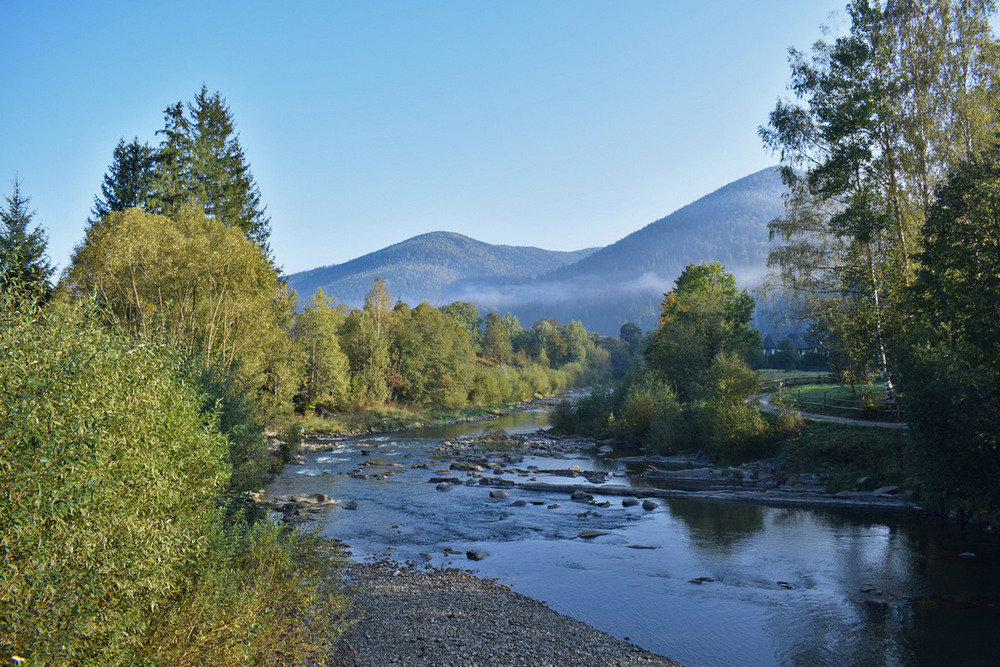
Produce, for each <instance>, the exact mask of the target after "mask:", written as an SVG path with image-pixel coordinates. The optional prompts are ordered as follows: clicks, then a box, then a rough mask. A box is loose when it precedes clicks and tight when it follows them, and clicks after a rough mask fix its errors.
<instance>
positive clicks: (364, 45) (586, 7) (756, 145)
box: [0, 0, 845, 273]
mask: <svg viewBox="0 0 1000 667" xmlns="http://www.w3.org/2000/svg"><path fill="white" fill-rule="evenodd" d="M844 5H845V2H844V0H787V1H786V0H758V1H757V2H752V3H751V2H745V0H738V1H737V0H715V1H713V2H710V3H705V2H696V1H694V0H627V1H626V0H617V1H614V2H610V1H608V2H604V1H600V2H599V1H593V0H526V1H522V0H502V1H497V2H494V1H487V0H465V1H462V2H452V1H445V0H438V1H430V0H408V1H397V2H390V1H379V0H364V1H362V0H356V1H352V2H346V1H336V0H327V1H324V2H306V1H302V2H274V0H270V1H268V2H256V1H253V0H246V1H243V2H231V3H224V2H209V1H208V0H197V1H195V2H188V1H185V0H179V1H176V0H175V1H163V2H157V3H146V2H134V1H129V2H104V1H101V0H91V1H88V2H77V1H74V2H58V1H53V2H37V1H36V0H0V26H2V28H3V34H4V37H3V39H2V40H0V62H3V63H4V68H3V75H2V76H3V79H2V83H3V85H2V90H3V91H4V92H3V102H2V104H0V193H2V194H9V193H10V191H11V188H12V185H11V183H12V181H13V180H14V179H15V178H17V179H20V181H21V187H22V192H23V193H25V194H28V195H30V196H31V198H32V201H31V205H32V208H33V209H34V210H35V212H36V214H35V221H36V222H38V223H39V224H40V225H41V226H42V227H43V228H44V229H45V231H46V233H47V235H48V238H49V255H50V259H51V261H52V262H53V264H56V265H58V266H59V267H65V266H66V264H67V263H68V261H69V258H70V256H71V253H72V249H73V247H74V246H75V245H76V244H78V243H79V242H80V241H82V240H83V237H84V229H85V226H86V220H87V218H88V215H89V214H90V211H91V208H92V206H93V200H94V196H95V194H98V193H99V191H100V184H101V180H102V178H103V176H104V174H105V173H106V171H107V168H108V166H109V164H110V162H111V154H112V151H113V149H114V147H115V145H116V144H117V142H118V140H119V139H120V138H124V139H126V140H130V139H132V138H133V137H138V138H139V139H140V141H148V142H149V143H151V144H158V142H159V141H160V137H159V136H157V135H156V134H155V133H156V131H157V130H158V129H160V128H162V127H163V111H164V109H166V107H167V106H168V105H171V104H174V103H176V102H178V101H184V102H189V101H191V100H192V99H193V98H194V95H195V94H196V93H197V91H198V90H199V89H200V88H201V86H202V85H203V84H204V85H205V86H207V87H208V89H209V91H210V92H211V91H219V92H220V93H221V94H222V96H223V97H224V98H225V99H226V100H227V102H228V104H229V107H230V109H231V111H232V113H233V115H234V117H235V120H236V126H237V131H238V132H239V139H240V143H241V145H242V147H243V149H244V152H245V154H246V157H247V159H248V161H249V163H250V167H251V170H252V173H253V175H254V178H255V180H256V182H257V184H258V186H259V188H260V191H261V195H262V201H263V203H264V204H266V206H267V213H268V214H269V215H270V217H271V228H272V233H271V247H272V250H273V253H274V255H275V259H276V262H277V264H278V265H279V266H281V267H283V269H284V271H285V272H286V273H294V272H297V271H302V270H307V269H311V268H315V267H317V266H325V265H330V264H338V263H341V262H344V261H347V260H350V259H353V258H355V257H358V256H361V255H363V254H366V253H368V252H372V251H374V250H377V249H379V248H382V247H385V246H387V245H390V244H393V243H397V242H399V241H402V240H405V239H407V238H410V237H412V236H416V235H418V234H422V233H425V232H430V231H439V230H441V231H452V232H458V233H461V234H465V235H467V236H471V237H473V238H476V239H478V240H481V241H485V242H487V243H497V244H508V245H533V246H538V247H542V248H546V249H550V250H575V249H580V248H585V247H592V246H603V245H607V244H610V243H613V242H614V241H617V240H618V239H620V238H622V237H624V236H626V235H627V234H629V233H631V232H633V231H635V230H637V229H640V228H641V227H643V226H645V225H646V224H648V223H650V222H653V221H654V220H657V219H659V218H661V217H663V216H665V215H668V214H669V213H671V212H673V211H675V210H676V209H678V208H680V207H681V206H684V205H685V204H688V203H690V202H691V201H694V200H695V199H697V198H699V197H701V196H703V195H705V194H708V193H709V192H712V191H713V190H715V189H717V188H719V187H721V186H723V185H725V184H727V183H729V182H732V181H734V180H736V179H738V178H741V177H743V176H746V175H748V174H750V173H753V172H755V171H757V170H759V169H763V168H765V167H768V166H771V165H773V164H776V162H777V157H776V156H774V155H771V154H770V153H769V152H768V151H766V150H765V149H764V148H763V147H762V145H761V142H760V140H759V138H758V137H757V128H758V127H759V126H760V125H762V124H766V123H767V116H768V113H769V111H770V110H771V109H772V108H773V107H774V105H775V102H776V101H777V100H778V99H779V98H780V97H787V96H788V92H787V90H786V87H787V82H788V78H789V69H788V48H789V47H790V46H794V47H796V48H799V49H802V50H807V49H808V48H809V46H810V45H811V44H812V43H813V42H815V41H816V40H817V39H820V38H821V37H822V33H821V30H820V26H821V25H823V24H830V25H834V26H836V24H837V20H836V17H837V16H842V14H843V8H844Z"/></svg>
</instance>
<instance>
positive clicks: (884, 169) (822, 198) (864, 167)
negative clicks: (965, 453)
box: [760, 0, 1000, 399]
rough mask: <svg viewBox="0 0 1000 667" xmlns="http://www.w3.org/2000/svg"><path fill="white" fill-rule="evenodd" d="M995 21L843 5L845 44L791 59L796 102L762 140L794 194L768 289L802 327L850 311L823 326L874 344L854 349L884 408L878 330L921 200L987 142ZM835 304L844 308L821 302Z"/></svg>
mask: <svg viewBox="0 0 1000 667" xmlns="http://www.w3.org/2000/svg"><path fill="white" fill-rule="evenodd" d="M992 10H993V3H992V2H991V1H989V0H986V1H973V2H956V1H949V0H919V1H918V0H901V1H899V2H890V3H887V4H886V5H885V6H884V7H882V6H880V5H879V4H878V3H875V2H869V0H855V1H853V2H851V4H850V5H848V13H849V16H850V18H851V29H850V33H849V34H848V35H846V36H843V37H839V38H837V39H835V40H834V41H833V42H830V43H827V42H823V41H820V42H817V44H816V45H815V46H814V47H813V54H812V59H811V60H809V59H807V58H806V57H805V55H803V54H802V53H800V52H798V51H795V50H791V51H790V58H789V59H790V63H791V68H792V81H791V85H790V88H791V90H792V91H793V92H794V94H795V96H796V98H797V101H796V102H786V101H780V102H779V103H778V105H777V106H776V107H775V109H774V111H773V112H771V115H770V123H769V126H768V127H766V128H761V129H760V135H761V138H762V139H763V141H764V143H765V145H766V146H768V147H770V148H771V149H772V150H774V151H776V152H779V153H780V155H781V161H782V176H783V178H784V180H785V182H786V184H787V185H789V187H790V189H791V192H790V194H789V196H788V199H787V201H786V209H785V215H784V216H783V217H782V218H779V219H778V220H775V221H774V222H773V223H772V224H771V225H770V231H771V238H772V240H774V239H777V240H779V242H780V245H779V246H778V247H777V248H775V250H773V251H772V252H771V254H770V256H769V257H768V266H769V267H771V269H772V270H773V271H775V275H774V276H773V278H774V282H773V283H772V286H774V285H777V286H780V287H781V288H784V289H790V290H792V292H793V295H794V296H795V297H796V305H797V306H798V309H799V312H800V315H801V316H803V317H805V318H808V319H813V320H815V319H817V318H818V317H819V316H820V315H821V312H820V311H821V310H823V309H825V310H826V315H831V314H833V312H832V311H831V310H830V307H831V305H834V306H838V305H839V306H842V307H849V308H856V309H858V310H857V311H854V312H849V313H847V314H846V315H845V316H836V315H835V316H834V317H833V318H832V320H831V322H828V323H827V324H826V325H824V326H826V327H827V328H832V327H834V326H836V323H838V322H862V321H863V322H866V323H867V324H868V329H867V330H865V331H857V330H855V331H854V332H852V333H851V335H863V336H867V337H868V338H870V339H871V340H872V341H873V343H872V345H870V346H861V345H854V346H853V347H854V349H862V348H863V347H870V348H873V349H874V350H875V354H876V357H877V363H878V366H879V367H880V370H881V372H882V376H883V379H884V381H885V384H886V394H887V397H888V398H890V399H891V398H892V387H891V382H890V378H889V369H890V364H889V362H888V359H887V357H886V349H887V345H888V341H887V338H888V337H889V336H888V333H887V331H886V326H887V323H889V322H891V321H894V320H893V310H894V308H895V306H896V304H897V303H898V302H899V299H900V295H901V294H902V293H903V291H904V290H905V287H906V285H907V284H908V283H909V282H910V281H911V280H912V276H913V270H914V264H913V261H912V260H913V253H914V251H915V250H916V241H917V238H918V234H919V229H920V227H921V226H922V225H923V221H924V219H925V214H926V209H927V206H928V205H929V202H930V193H931V192H932V190H933V187H934V184H935V183H937V182H938V181H939V180H940V178H941V177H942V176H943V175H944V174H945V173H946V172H947V171H948V169H949V168H950V166H952V165H954V164H956V162H957V161H958V160H961V159H964V158H966V157H968V156H970V155H972V154H974V153H975V152H976V151H978V150H979V149H980V148H981V147H982V146H984V145H985V144H986V143H987V142H988V141H989V140H990V139H991V138H992V135H993V132H994V130H993V127H994V125H995V122H996V109H997V108H1000V105H998V99H1000V98H998V90H1000V89H998V87H997V86H996V79H997V72H998V67H997V65H998V52H1000V50H998V46H997V43H996V41H995V40H994V39H993V37H992V36H991V33H990V28H989V23H988V17H989V14H990V13H991V12H992ZM832 296H842V297H846V298H842V299H840V300H839V301H835V302H833V303H832V304H830V303H825V302H826V301H827V300H828V299H829V298H830V297H832ZM897 325H898V322H897ZM839 333H840V334H841V335H845V334H847V332H846V331H843V330H842V331H840V332H839ZM896 333H897V332H892V334H893V335H896ZM851 364H852V365H853V366H856V367H858V366H861V365H863V363H862V361H861V360H859V359H852V360H851Z"/></svg>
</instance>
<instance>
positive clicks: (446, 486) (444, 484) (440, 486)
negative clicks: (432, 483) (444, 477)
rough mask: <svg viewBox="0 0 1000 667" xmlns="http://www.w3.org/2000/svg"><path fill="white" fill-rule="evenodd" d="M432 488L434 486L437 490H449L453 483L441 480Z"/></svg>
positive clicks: (452, 487)
mask: <svg viewBox="0 0 1000 667" xmlns="http://www.w3.org/2000/svg"><path fill="white" fill-rule="evenodd" d="M434 488H436V489H437V490H438V491H451V490H452V489H454V488H455V486H454V485H453V484H449V483H448V482H441V483H440V484H438V485H437V486H436V487H434Z"/></svg>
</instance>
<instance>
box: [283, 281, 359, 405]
mask: <svg viewBox="0 0 1000 667" xmlns="http://www.w3.org/2000/svg"><path fill="white" fill-rule="evenodd" d="M344 317H345V314H344V312H343V311H342V310H341V309H340V308H337V306H336V305H335V304H334V301H333V298H332V297H327V296H326V294H325V293H324V292H323V288H319V289H317V290H316V294H314V295H313V297H312V300H311V301H310V304H309V306H308V307H307V308H306V309H305V310H303V311H302V312H301V313H299V315H298V317H296V318H295V326H294V328H293V329H292V335H293V337H294V340H295V342H296V344H297V345H298V347H299V349H300V350H301V351H302V356H303V361H304V365H305V372H304V382H303V390H302V391H303V395H304V398H305V407H306V409H307V410H308V409H311V408H313V407H315V406H316V404H317V403H322V402H325V403H338V402H341V403H342V402H345V401H346V398H347V392H348V389H349V388H350V372H349V368H348V360H347V355H345V354H344V352H343V351H342V350H341V349H340V343H339V342H338V339H337V331H338V330H339V328H340V326H341V324H342V323H343V321H344Z"/></svg>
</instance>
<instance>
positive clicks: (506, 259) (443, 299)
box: [288, 232, 597, 306]
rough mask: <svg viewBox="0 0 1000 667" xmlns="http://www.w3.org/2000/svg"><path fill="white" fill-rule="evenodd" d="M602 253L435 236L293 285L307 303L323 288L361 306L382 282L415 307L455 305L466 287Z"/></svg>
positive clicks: (295, 278) (307, 275)
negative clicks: (376, 282)
mask: <svg viewBox="0 0 1000 667" xmlns="http://www.w3.org/2000/svg"><path fill="white" fill-rule="evenodd" d="M596 250H597V248H588V249H586V250H577V251H573V252H558V251H552V250H542V249H541V248H533V247H530V246H508V245H491V244H489V243H483V242H481V241H476V240H475V239H471V238H469V237H467V236H462V235H461V234H455V233H452V232H430V233H427V234H421V235H420V236H415V237H413V238H411V239H408V240H406V241H403V242H401V243H397V244H395V245H391V246H389V247H387V248H383V249H382V250H377V251H375V252H373V253H369V254H367V255H364V256H362V257H358V258H357V259H352V260H350V261H349V262H344V263H343V264H335V265H333V266H323V267H320V268H317V269H312V270H310V271H302V272H300V273H294V274H292V275H290V276H289V277H288V284H289V285H291V286H292V287H293V288H294V289H295V291H296V292H298V294H299V301H300V302H303V303H304V302H306V301H307V300H308V299H309V298H310V297H311V296H312V295H313V294H314V293H315V292H316V289H317V288H318V287H322V288H323V291H324V292H326V293H327V294H328V295H332V296H333V297H335V298H336V299H337V300H338V301H340V302H343V303H347V304H350V305H352V306H360V305H361V304H362V302H363V301H364V298H365V294H366V293H367V292H368V289H369V288H370V287H371V285H372V280H373V279H374V278H375V277H376V276H380V277H382V278H383V279H384V280H385V282H386V286H387V287H388V289H389V293H390V294H391V295H392V296H393V297H394V298H401V299H402V300H403V301H406V302H407V303H409V304H411V305H417V304H419V303H420V302H421V301H429V302H430V303H432V304H435V305H444V304H446V303H451V302H452V301H454V300H455V299H454V298H453V296H452V295H453V294H454V293H455V291H456V290H455V287H454V286H455V285H456V284H457V283H460V282H461V281H468V280H476V281H489V282H491V283H493V284H497V283H504V282H507V281H520V280H525V279H531V278H534V277H536V276H539V275H542V274H545V273H548V272H550V271H552V270H554V269H557V268H559V267H561V266H564V265H566V264H572V263H573V262H576V261H578V260H580V259H583V258H585V257H587V256H588V255H590V254H591V253H593V252H595V251H596Z"/></svg>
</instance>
